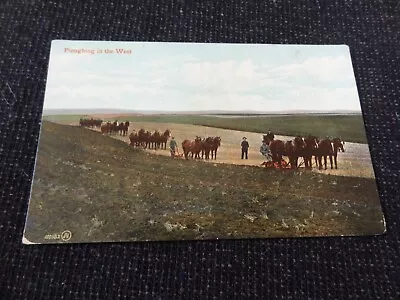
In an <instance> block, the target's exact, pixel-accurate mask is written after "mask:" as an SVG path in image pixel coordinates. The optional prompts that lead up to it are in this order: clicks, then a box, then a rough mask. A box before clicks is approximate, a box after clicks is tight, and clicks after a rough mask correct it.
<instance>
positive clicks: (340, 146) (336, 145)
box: [332, 138, 345, 169]
mask: <svg viewBox="0 0 400 300" xmlns="http://www.w3.org/2000/svg"><path fill="white" fill-rule="evenodd" d="M332 144H333V159H334V161H335V169H337V155H338V152H344V151H345V150H344V141H343V140H342V139H340V138H334V139H332Z"/></svg>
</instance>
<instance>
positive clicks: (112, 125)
mask: <svg viewBox="0 0 400 300" xmlns="http://www.w3.org/2000/svg"><path fill="white" fill-rule="evenodd" d="M79 125H80V126H83V127H89V128H100V130H101V132H102V133H103V134H109V135H112V134H118V133H119V134H120V135H122V136H126V135H127V134H128V129H129V126H130V123H129V121H125V122H119V123H118V122H117V121H114V122H110V121H108V122H103V121H102V120H100V119H93V118H91V119H84V118H81V119H80V120H79ZM170 137H171V131H170V130H169V129H167V130H165V131H164V133H160V132H159V131H158V130H156V131H154V132H150V131H146V130H144V129H140V130H139V131H137V132H136V131H135V130H134V131H133V132H132V133H131V134H130V135H129V140H130V145H131V146H133V147H143V148H147V149H167V142H168V140H169V138H170ZM263 140H264V141H267V142H268V143H269V145H270V149H271V154H272V160H273V162H276V163H277V164H278V165H279V167H282V158H283V156H285V157H287V158H288V159H289V165H290V167H291V168H298V167H299V158H303V163H304V166H305V168H307V169H312V165H313V157H314V161H315V165H316V166H317V167H318V168H319V169H322V168H323V167H324V168H325V170H326V169H327V162H328V158H329V162H330V166H331V169H333V165H334V166H335V169H337V156H338V152H344V151H345V149H344V144H345V143H344V141H342V140H341V139H340V138H332V139H330V138H324V139H318V138H317V137H315V136H312V135H309V136H306V137H301V136H297V137H295V138H294V139H293V140H290V141H282V140H277V139H275V136H274V134H272V133H271V132H269V133H268V134H266V135H264V136H263ZM220 146H221V137H219V136H217V137H204V138H202V137H200V136H196V138H195V139H194V140H192V141H191V140H187V139H185V140H184V141H183V142H182V150H183V154H184V156H185V159H189V157H191V158H194V159H200V158H201V159H207V160H208V159H210V156H211V159H217V150H218V148H219V147H220ZM322 159H323V161H322Z"/></svg>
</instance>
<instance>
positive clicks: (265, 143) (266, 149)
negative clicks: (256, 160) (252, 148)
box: [260, 139, 272, 162]
mask: <svg viewBox="0 0 400 300" xmlns="http://www.w3.org/2000/svg"><path fill="white" fill-rule="evenodd" d="M260 152H261V154H262V155H263V156H264V157H265V158H266V159H267V161H269V162H270V161H272V153H271V148H270V141H269V140H268V139H267V140H262V144H261V147H260Z"/></svg>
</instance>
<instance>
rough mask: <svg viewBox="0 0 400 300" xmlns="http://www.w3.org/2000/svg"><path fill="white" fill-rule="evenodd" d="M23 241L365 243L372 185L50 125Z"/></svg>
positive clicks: (376, 224)
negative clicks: (334, 238) (173, 153)
mask: <svg viewBox="0 0 400 300" xmlns="http://www.w3.org/2000/svg"><path fill="white" fill-rule="evenodd" d="M35 172H36V174H35V178H34V186H33V193H32V197H31V201H30V207H29V216H28V219H27V226H26V231H25V237H26V238H27V239H28V240H30V241H31V242H60V241H45V240H44V236H45V235H47V234H53V233H59V232H62V231H64V230H70V231H71V232H72V239H71V240H70V242H84V241H92V242H95V241H135V240H171V239H182V238H184V239H212V238H246V237H253V238H262V237H294V236H321V235H365V234H377V233H381V232H382V231H383V230H384V223H383V221H382V213H381V208H380V202H379V198H378V195H377V191H376V188H375V187H376V185H375V181H374V179H369V178H354V177H341V176H333V175H325V174H319V173H312V172H304V171H289V172H282V171H279V170H277V171H274V170H270V171H267V170H265V169H263V168H260V167H244V166H235V165H224V164H205V163H202V162H197V161H185V160H173V159H171V158H168V157H163V156H156V155H152V154H149V153H146V152H143V151H142V150H136V149H133V148H131V147H130V146H128V145H127V144H126V143H124V142H122V141H119V140H116V139H113V138H110V137H108V136H103V135H101V134H100V133H98V132H94V131H90V130H87V129H85V128H80V127H74V126H67V125H60V124H54V123H51V122H46V121H45V122H44V123H43V125H42V133H41V140H40V145H39V152H38V159H37V165H36V170H35Z"/></svg>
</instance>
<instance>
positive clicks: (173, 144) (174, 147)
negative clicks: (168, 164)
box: [169, 137, 178, 157]
mask: <svg viewBox="0 0 400 300" xmlns="http://www.w3.org/2000/svg"><path fill="white" fill-rule="evenodd" d="M177 148H178V144H177V143H176V141H175V137H171V141H170V142H169V150H170V152H171V157H175V153H176V150H177Z"/></svg>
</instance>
